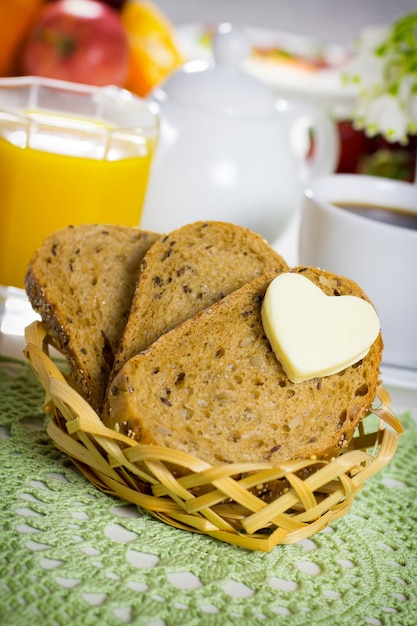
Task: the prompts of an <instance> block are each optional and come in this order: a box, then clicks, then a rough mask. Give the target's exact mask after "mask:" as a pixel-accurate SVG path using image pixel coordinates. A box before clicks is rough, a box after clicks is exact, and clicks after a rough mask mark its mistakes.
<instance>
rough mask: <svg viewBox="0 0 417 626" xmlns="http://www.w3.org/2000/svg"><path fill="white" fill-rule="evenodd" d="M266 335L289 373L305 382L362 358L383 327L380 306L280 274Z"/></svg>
mask: <svg viewBox="0 0 417 626" xmlns="http://www.w3.org/2000/svg"><path fill="white" fill-rule="evenodd" d="M262 323H263V326H264V330H265V334H266V336H267V337H268V340H269V342H270V344H271V346H272V349H273V351H274V352H275V355H276V357H277V359H278V360H279V361H280V362H281V365H282V367H283V368H284V371H285V373H286V374H287V376H288V378H289V379H290V380H291V381H292V382H294V383H299V382H302V381H304V380H309V379H310V378H315V377H317V376H329V375H330V374H336V373H337V372H340V371H342V370H344V369H345V368H346V367H348V366H349V365H353V364H354V363H357V361H359V360H360V359H362V358H363V357H364V356H366V354H367V353H368V351H369V349H370V347H371V346H372V344H373V342H374V341H375V339H376V338H377V336H378V334H379V331H380V323H379V319H378V315H377V313H376V311H375V309H374V307H373V306H372V305H371V304H369V303H368V302H366V301H365V300H362V299H361V298H358V297H356V296H327V295H326V294H325V293H324V292H323V291H322V290H321V289H320V288H319V287H317V286H316V285H315V284H314V283H312V282H311V280H309V279H308V278H306V277H305V276H302V275H301V274H296V273H291V272H287V273H284V274H280V275H279V276H277V277H276V278H274V280H273V281H272V282H271V284H270V285H269V287H268V289H267V291H266V294H265V298H264V300H263V304H262Z"/></svg>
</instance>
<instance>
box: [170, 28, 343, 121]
mask: <svg viewBox="0 0 417 626" xmlns="http://www.w3.org/2000/svg"><path fill="white" fill-rule="evenodd" d="M213 30H214V27H212V26H210V25H205V24H184V25H181V26H177V27H176V34H177V39H178V43H179V45H180V48H181V49H182V52H183V54H184V56H185V58H186V59H187V60H195V59H206V60H208V59H211V58H212V52H211V45H210V41H211V32H213ZM247 33H248V36H249V41H250V43H251V45H252V47H253V49H254V50H255V49H258V50H263V51H275V52H276V53H275V54H271V52H269V54H266V55H262V56H261V55H260V54H256V53H255V52H253V53H252V55H251V56H250V57H249V59H248V60H247V61H246V62H245V64H244V67H245V69H247V71H248V72H250V73H252V74H253V75H254V76H256V77H257V78H259V79H260V80H262V81H263V82H265V83H267V84H268V85H269V86H270V87H271V88H272V89H273V90H274V92H275V93H276V94H277V96H281V97H284V98H303V99H307V100H309V101H311V102H316V103H321V104H324V105H325V106H326V107H329V106H332V107H342V108H343V109H346V108H348V107H350V106H352V103H353V102H354V98H355V93H354V90H352V88H347V87H345V86H342V82H341V70H342V68H343V65H344V64H345V63H346V61H347V60H348V59H349V57H350V51H349V50H348V49H347V48H346V47H344V46H341V45H338V44H328V43H324V42H322V41H318V40H316V39H312V38H308V37H303V36H300V35H293V34H290V33H285V32H280V31H275V30H267V29H261V28H252V27H247Z"/></svg>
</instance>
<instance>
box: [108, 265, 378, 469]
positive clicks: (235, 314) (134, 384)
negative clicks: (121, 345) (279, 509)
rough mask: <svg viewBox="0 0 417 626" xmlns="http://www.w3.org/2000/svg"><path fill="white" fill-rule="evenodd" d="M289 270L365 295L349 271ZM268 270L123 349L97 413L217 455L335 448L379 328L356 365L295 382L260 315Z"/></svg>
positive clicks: (278, 457) (365, 389)
mask: <svg viewBox="0 0 417 626" xmlns="http://www.w3.org/2000/svg"><path fill="white" fill-rule="evenodd" d="M292 271H296V272H299V273H302V274H303V275H304V276H306V277H307V278H308V279H310V280H312V281H313V283H315V284H316V285H318V286H319V287H321V289H322V290H323V292H324V293H326V294H327V295H332V296H338V295H348V294H350V295H355V296H358V297H361V298H364V299H366V300H368V299H367V297H366V295H365V294H364V293H363V291H362V290H361V289H360V288H359V287H358V285H356V284H355V283H354V282H352V281H351V280H349V279H346V278H343V277H340V276H336V275H334V274H331V273H329V272H325V271H322V270H319V269H315V268H307V267H300V268H296V269H294V270H292ZM275 275H276V272H272V273H270V274H267V275H264V276H261V277H260V278H257V279H255V280H253V281H252V282H250V283H248V284H246V285H245V286H243V287H242V288H241V289H239V290H238V291H235V292H234V293H232V294H231V295H229V296H228V297H226V298H224V299H223V300H221V301H219V302H217V303H216V304H214V305H213V306H211V307H209V308H208V309H206V310H204V311H203V312H201V313H199V314H198V315H196V316H195V317H193V318H191V319H189V320H187V321H185V322H184V323H182V324H181V325H180V326H178V327H177V328H175V329H174V330H172V331H171V332H169V333H167V334H165V335H163V336H162V337H161V338H160V339H158V340H157V341H156V342H155V343H153V344H152V345H151V346H150V347H149V349H148V350H147V351H145V352H142V353H141V354H138V355H137V356H135V357H133V358H132V359H130V360H129V361H128V362H127V363H126V364H125V365H124V367H123V368H122V370H121V371H120V372H119V373H118V375H117V376H116V378H115V379H114V380H113V382H112V384H111V386H110V391H109V395H108V414H105V415H104V416H103V420H104V422H105V423H106V424H107V425H108V426H110V427H112V428H114V429H116V430H118V431H120V432H123V433H124V434H126V435H128V436H130V437H132V438H134V439H136V440H138V441H140V442H142V443H144V444H156V445H162V446H166V447H170V448H174V449H176V450H180V451H185V452H188V453H190V454H192V455H194V456H197V457H198V458H200V459H202V460H205V461H207V462H208V463H211V464H214V465H216V464H221V463H234V462H265V461H270V462H271V463H274V464H278V463H280V462H283V461H287V460H290V459H294V458H311V457H312V458H316V457H317V458H326V457H330V456H334V455H337V454H338V453H340V451H341V450H342V449H343V448H344V447H345V446H347V444H348V442H349V440H350V438H351V437H352V435H353V431H354V429H355V427H356V426H357V424H358V423H359V422H360V420H361V419H362V417H363V416H364V414H365V412H366V411H367V409H368V408H369V407H370V405H371V403H372V402H373V400H374V398H375V395H376V389H377V386H378V383H379V367H380V362H381V355H382V338H381V334H379V336H378V338H377V339H376V340H375V342H374V344H373V345H372V346H371V349H370V350H369V352H368V354H367V355H366V356H365V357H364V358H363V359H362V360H361V361H359V362H358V363H356V364H355V365H352V366H351V367H348V368H347V369H345V370H343V371H342V372H340V373H338V374H334V375H330V376H326V377H322V378H314V379H311V380H308V381H305V382H301V383H292V382H291V381H290V380H289V379H288V377H287V376H286V374H285V372H284V370H283V369H282V366H281V364H280V363H279V361H278V360H277V359H276V357H275V355H274V353H273V351H272V349H271V346H270V344H269V342H268V340H267V339H266V337H265V333H264V329H263V325H262V320H261V306H262V300H263V297H264V295H265V291H266V288H267V287H268V285H269V283H270V282H271V280H272V279H273V277H274V276H275ZM368 301H369V300H368Z"/></svg>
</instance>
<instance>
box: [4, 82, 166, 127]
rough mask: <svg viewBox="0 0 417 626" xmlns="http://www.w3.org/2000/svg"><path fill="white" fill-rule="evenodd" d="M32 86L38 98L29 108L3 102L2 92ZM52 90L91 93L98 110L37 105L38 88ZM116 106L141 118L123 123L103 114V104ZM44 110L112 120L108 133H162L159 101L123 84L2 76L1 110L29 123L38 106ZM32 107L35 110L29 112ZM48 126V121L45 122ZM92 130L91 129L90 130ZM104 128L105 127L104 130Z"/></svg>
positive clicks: (64, 92)
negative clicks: (155, 101) (92, 83)
mask: <svg viewBox="0 0 417 626" xmlns="http://www.w3.org/2000/svg"><path fill="white" fill-rule="evenodd" d="M14 88H16V89H25V88H27V89H31V88H33V89H34V90H35V97H34V101H33V103H29V104H28V107H27V108H28V109H29V111H25V110H24V107H23V106H22V105H17V106H13V105H11V104H10V103H3V102H2V98H1V92H2V91H3V90H5V89H10V90H12V89H14ZM40 88H42V89H45V90H50V92H51V93H58V92H60V93H62V94H67V95H68V96H71V95H72V96H74V97H77V96H80V97H86V98H88V96H90V99H91V102H92V104H94V105H95V107H96V111H95V112H94V113H92V114H89V113H80V112H77V111H74V112H72V111H71V110H70V107H66V108H65V107H64V108H59V109H58V108H54V107H53V106H51V107H50V108H49V107H47V106H45V105H44V104H42V105H39V104H36V95H37V94H38V93H39V89H40ZM106 104H107V105H114V106H120V107H121V108H123V107H124V108H125V109H126V111H130V112H131V113H133V114H135V113H138V114H139V115H140V114H141V113H142V114H143V115H142V117H141V119H140V121H139V122H138V123H137V124H136V123H132V124H127V125H122V124H118V123H115V122H111V121H110V120H107V119H106V115H105V114H103V106H104V105H106ZM37 107H38V108H39V109H42V110H44V111H47V112H51V113H57V114H61V115H62V114H64V115H67V118H68V119H69V120H70V119H72V120H75V119H76V118H77V117H81V118H82V117H85V118H86V119H90V120H92V121H94V120H100V121H105V122H108V123H109V126H108V127H107V128H106V132H108V133H110V134H113V133H117V134H120V133H122V134H124V133H132V132H135V133H139V132H144V133H146V134H147V135H149V134H150V136H152V135H155V136H156V135H157V134H158V132H159V126H160V120H159V107H158V105H157V104H156V103H153V102H152V101H147V100H145V99H143V98H140V97H139V96H136V95H135V94H133V93H132V92H130V91H128V90H126V89H123V88H121V87H117V86H114V85H107V86H104V87H98V86H94V85H86V84H83V83H75V82H70V81H64V80H57V79H52V78H44V77H42V76H14V77H0V111H4V112H5V113H7V114H8V115H14V116H16V117H18V118H20V119H21V120H25V121H26V122H28V123H30V122H33V121H34V120H35V119H36V116H37V115H39V110H38V111H36V108H37ZM31 108H33V109H34V111H33V112H32V111H30V109H31ZM64 115H63V119H62V120H61V121H60V124H59V125H60V126H62V127H65V121H64V120H65V117H64ZM42 123H43V124H46V125H47V122H46V121H43V122H42ZM50 125H51V127H52V126H54V127H56V126H57V123H56V119H54V120H52V119H51V122H50ZM89 130H90V131H91V128H90V129H89ZM102 130H103V129H102Z"/></svg>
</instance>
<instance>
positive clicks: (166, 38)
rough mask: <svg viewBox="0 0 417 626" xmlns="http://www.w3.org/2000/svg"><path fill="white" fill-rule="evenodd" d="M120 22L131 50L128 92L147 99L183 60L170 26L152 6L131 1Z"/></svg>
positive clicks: (122, 12) (164, 17) (136, 0)
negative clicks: (152, 90) (150, 92)
mask: <svg viewBox="0 0 417 626" xmlns="http://www.w3.org/2000/svg"><path fill="white" fill-rule="evenodd" d="M121 20H122V23H123V26H124V29H125V32H126V35H127V38H128V41H129V47H130V69H129V76H128V79H127V83H126V89H129V90H130V91H132V92H133V93H135V94H137V95H139V96H142V97H144V96H146V95H147V94H148V93H149V91H151V89H153V88H154V87H155V86H156V85H158V84H159V83H161V82H162V80H163V79H164V78H165V77H166V76H168V75H169V74H170V73H171V72H172V71H173V70H174V69H176V68H177V67H179V66H180V65H182V64H183V62H184V59H183V56H182V54H181V52H180V50H179V47H178V45H177V43H176V41H175V33H174V29H173V27H172V26H171V23H170V22H169V20H168V19H167V17H166V16H165V15H164V14H163V13H162V12H161V11H160V10H159V9H158V8H157V7H156V6H155V5H154V4H152V3H151V2H147V1H144V2H142V1H140V0H128V2H127V3H126V4H125V5H124V7H123V9H122V11H121Z"/></svg>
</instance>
